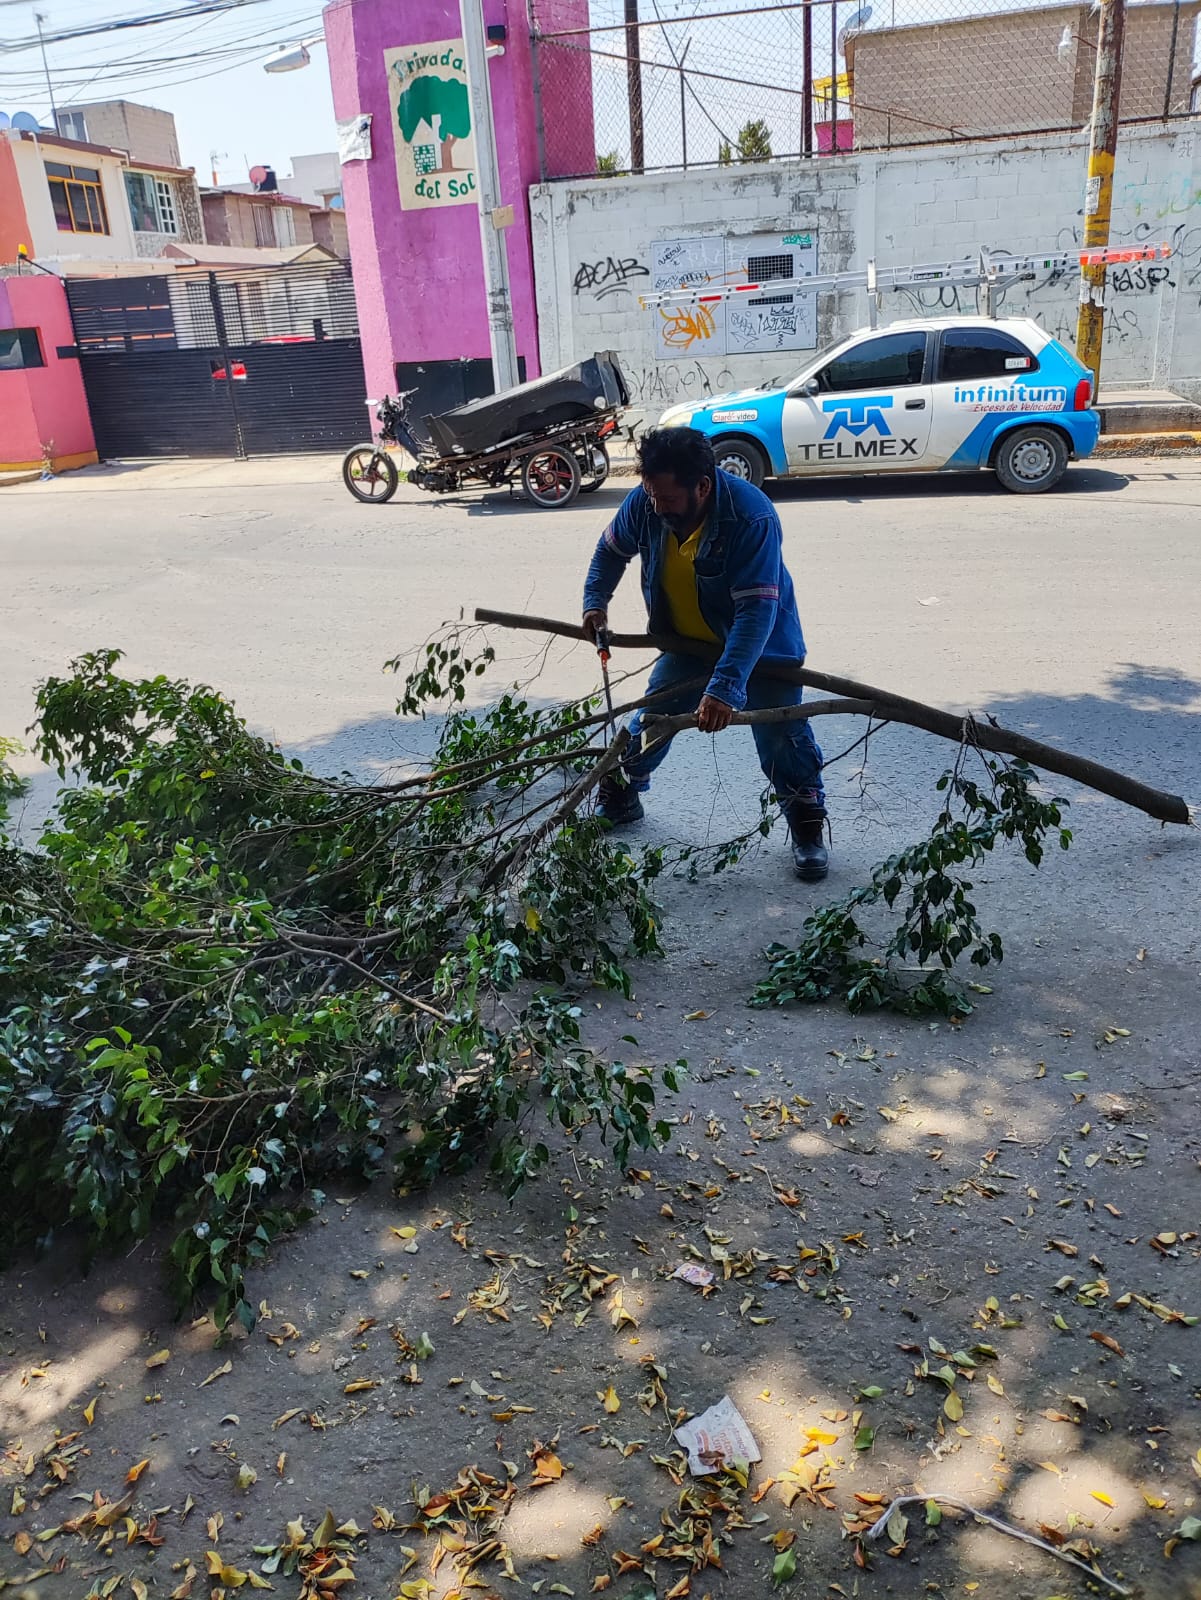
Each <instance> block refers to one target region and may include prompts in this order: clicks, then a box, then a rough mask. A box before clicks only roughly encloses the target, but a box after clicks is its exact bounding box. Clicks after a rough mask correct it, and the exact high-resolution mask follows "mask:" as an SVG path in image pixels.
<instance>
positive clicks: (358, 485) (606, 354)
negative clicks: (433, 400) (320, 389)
mask: <svg viewBox="0 0 1201 1600" xmlns="http://www.w3.org/2000/svg"><path fill="white" fill-rule="evenodd" d="M411 398H412V391H410V392H409V393H407V394H401V395H398V396H397V397H396V399H394V400H393V399H391V398H390V397H387V396H385V398H384V399H383V400H382V401H380V402H379V409H378V411H377V412H376V417H377V419H378V421H379V422H380V424H381V426H380V432H379V441H378V442H375V441H372V442H371V443H368V444H363V445H356V446H355V448H354V449H353V450H351V451H349V452H348V453H347V456H346V459H345V460H344V462H343V463H342V477H343V480H344V482H345V484H346V487H347V488H348V489H349V490H350V492H351V494H353V495H354V496H355V498H356V499H358V500H363V501H366V502H368V503H370V504H383V502H384V501H386V500H390V499H391V498H392V496H393V494H395V492H396V488H397V485H398V484H399V482H400V471H399V468H398V467H397V464H396V461H395V459H394V458H393V456H392V455H391V454H390V453H389V451H388V449H387V448H386V446H387V445H388V444H398V445H400V446H401V447H402V448H403V449H404V450H406V451H407V452H408V453H409V455H411V456H412V457H413V460H414V465H413V466H412V467H411V468H410V469H409V472H408V480H409V482H410V483H412V484H414V485H415V486H416V487H417V488H419V489H427V490H429V491H430V492H431V493H433V494H454V493H456V492H457V491H458V490H460V489H463V488H471V487H490V488H498V487H499V486H500V485H502V484H510V485H511V484H513V483H515V482H520V484H521V487H522V489H523V491H524V493H525V494H526V496H527V497H528V498H529V499H530V500H532V501H533V503H534V504H535V505H537V506H541V507H544V508H547V509H550V508H557V507H560V506H566V505H570V504H571V502H572V501H573V500H574V499H575V497H576V495H577V494H590V493H592V492H593V491H594V490H596V489H599V488H600V486H601V484H602V483H603V482H604V481H605V479H606V478H607V477H608V475H609V452H608V449H607V447H606V443H605V441H606V440H607V439H608V438H609V437H610V436H611V435H612V434H613V433H615V432H616V431H617V419H618V417H619V416H620V414H621V412H622V411H623V410H624V409H625V408H626V406H628V405H629V403H630V392H629V386H628V385H627V383H626V379H625V374H624V373H623V372H622V370H621V364H620V362H619V361H618V359H617V356H616V355H615V354H614V353H613V351H611V350H606V351H600V352H598V353H597V354H595V355H593V356H591V357H589V358H588V359H587V360H586V361H581V362H578V363H577V364H576V365H575V366H572V367H565V368H564V369H563V370H562V371H561V372H552V373H550V374H548V375H547V376H546V377H542V378H535V379H533V380H532V381H531V382H529V383H522V384H518V385H517V387H516V388H514V389H506V390H504V391H502V392H501V393H500V394H494V395H488V396H487V397H486V398H484V399H482V400H472V401H469V402H468V403H467V404H466V405H463V406H456V407H455V408H454V410H452V411H444V412H442V413H441V415H439V416H428V417H426V418H425V419H424V428H425V434H426V436H425V437H422V436H421V435H420V434H419V433H418V431H417V429H416V428H415V427H414V426H413V424H412V423H411V421H410V420H409V417H408V413H407V410H406V404H407V402H408V401H409V400H410V399H411ZM368 404H369V405H376V402H375V401H374V400H372V401H368Z"/></svg>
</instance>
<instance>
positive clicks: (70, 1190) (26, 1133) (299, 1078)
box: [0, 633, 674, 1324]
mask: <svg viewBox="0 0 1201 1600" xmlns="http://www.w3.org/2000/svg"><path fill="white" fill-rule="evenodd" d="M469 647H470V636H467V638H466V639H465V638H464V637H463V636H460V635H458V634H453V633H452V634H450V635H448V636H446V637H444V638H441V639H439V640H437V641H435V642H434V643H433V644H431V645H430V646H428V648H427V650H426V652H425V655H424V659H423V660H422V661H421V663H420V666H419V668H418V670H417V671H415V672H414V673H413V674H412V675H411V676H410V677H409V678H408V680H407V681H406V683H405V686H404V690H403V693H402V696H401V700H400V706H399V708H398V709H399V710H401V711H402V712H404V713H408V714H412V713H420V714H424V713H425V712H426V711H427V710H429V709H433V708H436V707H438V706H440V705H441V704H443V703H447V704H449V706H450V707H451V713H450V714H449V715H448V716H447V717H446V718H445V720H444V722H443V723H442V727H441V733H440V740H439V744H438V749H437V752H436V754H435V756H434V759H433V761H432V762H431V763H430V764H429V766H428V768H427V769H426V770H423V771H421V772H419V773H416V774H414V775H413V776H411V777H407V778H403V779H401V780H400V781H398V782H395V783H391V784H383V785H375V786H364V785H360V784H357V783H354V782H352V781H350V780H349V779H346V780H341V781H330V780H327V779H324V778H321V777H317V776H315V775H313V774H311V773H309V772H307V771H306V770H305V769H304V768H303V767H302V765H301V763H300V762H298V761H295V760H289V759H286V758H285V757H284V756H283V755H282V754H281V753H280V752H279V751H278V750H276V749H275V748H273V747H272V746H271V745H270V744H268V743H267V742H265V741H264V740H262V739H260V738H258V737H256V736H255V735H253V734H252V733H251V732H250V731H249V730H248V729H247V727H246V725H245V723H244V722H243V721H242V720H241V719H240V718H239V717H238V716H237V715H236V714H235V712H234V710H233V708H232V707H231V706H230V705H229V704H228V703H227V702H226V701H225V700H224V699H223V698H222V696H221V695H220V694H218V693H217V692H215V691H214V690H212V689H209V688H206V687H203V686H193V685H190V684H187V683H183V682H177V681H171V680H168V679H166V678H162V677H159V678H153V679H148V680H142V681H131V680H130V679H127V678H124V677H122V676H120V675H119V674H118V672H117V670H116V668H117V662H118V652H116V651H102V652H98V653H96V654H92V655H88V656H85V657H83V658H81V659H80V660H78V661H76V662H75V663H74V664H73V667H72V671H71V674H70V676H67V677H64V678H51V679H50V680H49V681H48V682H46V683H45V684H44V685H43V686H42V688H41V690H40V692H39V695H38V701H37V722H36V724H35V727H34V729H33V730H31V731H32V732H33V734H34V736H35V737H34V748H35V750H36V751H37V753H38V754H40V755H41V756H42V758H43V759H44V760H46V761H47V762H49V763H51V764H52V765H54V766H55V767H56V768H57V769H58V771H59V773H60V775H62V776H64V777H65V776H67V775H68V774H69V775H70V777H71V784H70V786H69V787H67V788H65V789H64V790H63V791H62V793H61V795H60V799H59V806H58V810H57V813H56V815H55V816H54V817H53V818H52V820H51V822H50V823H49V825H48V826H47V828H46V830H45V832H44V833H43V836H42V838H41V840H40V844H39V847H38V848H37V849H28V848H23V847H21V846H20V845H18V844H17V843H16V842H15V841H14V840H13V839H12V838H10V837H8V836H7V835H5V834H3V833H2V832H0V1185H2V1186H3V1189H4V1192H5V1196H6V1203H5V1206H4V1208H3V1215H2V1217H0V1254H9V1253H11V1251H12V1250H13V1249H15V1248H19V1247H22V1246H26V1245H29V1244H31V1243H35V1242H36V1243H43V1244H44V1243H45V1242H47V1241H48V1240H49V1239H50V1238H51V1237H52V1236H53V1235H54V1233H55V1231H56V1230H59V1229H61V1228H62V1227H63V1226H64V1225H67V1224H76V1225H78V1228H79V1231H80V1232H81V1233H82V1235H83V1237H84V1239H85V1240H86V1243H87V1246H88V1248H89V1249H97V1248H102V1247H107V1246H113V1245H118V1244H121V1243H124V1242H126V1241H128V1240H130V1239H132V1238H136V1237H140V1236H143V1235H145V1234H146V1233H147V1232H148V1231H149V1230H150V1229H151V1228H152V1227H153V1226H155V1224H157V1223H161V1222H163V1221H168V1222H169V1223H171V1224H172V1225H173V1227H174V1237H173V1241H172V1243H171V1246H170V1252H169V1273H170V1279H171V1283H172V1286H173V1289H174V1291H175V1293H176V1295H177V1297H178V1299H179V1302H180V1304H181V1306H182V1305H184V1304H186V1303H187V1302H188V1301H190V1300H191V1299H193V1297H195V1296H197V1295H206V1296H207V1295H213V1296H215V1298H216V1311H217V1314H218V1316H219V1317H221V1318H223V1319H228V1318H229V1317H230V1316H231V1315H236V1316H238V1317H239V1318H241V1320H242V1321H243V1322H245V1323H246V1324H249V1323H250V1322H251V1321H252V1319H253V1313H252V1310H251V1306H250V1303H249V1301H248V1299H247V1296H246V1292H245V1269H246V1267H247V1265H248V1264H249V1263H250V1262H253V1261H254V1260H256V1259H257V1258H259V1257H260V1256H261V1255H262V1254H263V1252H264V1251H265V1250H266V1248H267V1246H268V1245H269V1243H270V1241H271V1240H272V1238H273V1237H275V1236H276V1235H278V1234H279V1232H280V1231H281V1230H283V1229H286V1228H288V1227H291V1226H292V1225H293V1224H294V1223H295V1221H296V1220H297V1219H298V1217H299V1216H300V1215H301V1214H302V1213H303V1212H304V1211H305V1210H306V1209H307V1208H310V1207H311V1206H312V1205H313V1204H314V1194H315V1193H316V1194H317V1199H318V1202H319V1198H320V1192H319V1185H320V1184H321V1183H322V1182H324V1181H327V1180H328V1179H329V1178H330V1177H332V1176H334V1175H339V1176H344V1175H350V1174H363V1175H368V1174H370V1173H372V1172H374V1171H376V1170H377V1169H379V1168H380V1167H381V1165H382V1164H383V1162H384V1160H385V1156H386V1154H387V1155H390V1156H391V1158H392V1159H393V1160H395V1162H396V1163H397V1166H398V1168H399V1175H400V1179H401V1181H404V1182H419V1181H424V1180H427V1179H429V1178H430V1177H432V1176H433V1175H434V1174H435V1173H445V1172H448V1171H453V1170H455V1169H456V1168H460V1167H463V1166H466V1165H469V1164H474V1163H475V1162H477V1161H479V1160H480V1159H481V1157H484V1156H488V1155H490V1157H491V1164H492V1168H493V1170H494V1171H495V1173H496V1174H497V1175H498V1177H499V1178H500V1180H501V1181H502V1183H503V1184H504V1185H505V1186H506V1187H507V1188H508V1189H510V1190H513V1189H515V1188H516V1187H517V1186H518V1185H519V1184H520V1183H521V1182H522V1181H523V1180H524V1179H525V1178H526V1177H527V1176H529V1175H530V1174H531V1173H532V1172H534V1171H536V1170H537V1169H538V1168H539V1167H540V1166H541V1165H542V1164H543V1163H544V1162H545V1161H546V1160H547V1159H548V1155H549V1152H548V1149H547V1146H546V1144H545V1143H544V1142H543V1140H542V1138H541V1137H539V1136H538V1133H537V1123H536V1121H534V1120H533V1118H534V1113H535V1112H538V1113H539V1114H544V1113H546V1112H549V1115H550V1118H551V1120H552V1121H553V1122H554V1123H556V1124H558V1125H560V1126H561V1127H563V1128H565V1129H567V1130H568V1131H569V1132H570V1133H573V1134H576V1135H578V1134H579V1133H580V1132H581V1131H582V1130H583V1129H584V1128H585V1127H586V1126H588V1125H590V1124H591V1125H594V1126H598V1127H599V1129H600V1133H601V1136H602V1137H603V1138H606V1139H608V1140H609V1141H610V1142H611V1143H612V1144H613V1146H614V1151H615V1155H616V1157H617V1159H618V1160H619V1161H621V1162H622V1163H623V1164H624V1162H625V1160H626V1157H627V1154H628V1152H629V1150H630V1148H631V1146H635V1145H636V1146H647V1145H649V1144H651V1143H653V1142H655V1141H656V1140H658V1139H662V1138H663V1137H665V1136H666V1133H667V1128H666V1126H665V1124H663V1123H662V1122H656V1120H655V1114H654V1106H655V1085H654V1083H653V1082H652V1080H651V1077H650V1075H649V1074H648V1073H647V1072H646V1071H643V1070H635V1069H634V1068H632V1067H626V1066H625V1065H623V1064H622V1063H620V1062H612V1061H604V1060H600V1059H598V1058H597V1057H596V1056H595V1055H593V1054H592V1052H591V1051H589V1050H588V1049H586V1048H584V1047H583V1046H582V1045H581V1043H580V1039H579V1029H578V1021H577V1018H578V1011H577V1008H576V1007H575V1005H574V1004H573V1001H572V998H571V995H570V991H571V989H572V988H573V987H574V988H575V989H577V990H579V989H581V988H586V987H588V986H589V985H592V984H600V985H602V986H606V987H609V988H617V989H628V985H629V978H628V976H627V972H626V962H627V959H628V958H629V956H630V955H631V954H637V955H647V954H650V953H652V952H653V951H655V950H656V948H657V938H656V924H655V911H654V907H653V905H652V902H651V900H650V898H649V895H648V885H649V883H650V881H651V879H652V878H653V877H654V876H655V874H656V873H657V871H658V870H659V868H660V865H661V860H660V858H659V857H658V856H657V855H656V854H655V853H654V852H650V853H645V854H643V855H642V856H641V857H640V858H639V859H638V860H635V858H634V857H633V856H631V855H630V854H629V853H628V851H627V850H626V849H625V848H624V847H622V846H620V845H619V844H617V843H615V842H614V841H612V840H611V839H609V838H607V837H606V836H605V834H604V833H603V831H602V830H601V828H600V827H599V826H598V825H597V824H596V823H595V822H594V821H592V820H590V819H589V818H587V817H585V816H581V815H580V814H579V809H578V808H579V804H580V802H581V801H582V800H583V799H584V798H585V797H586V796H587V795H588V794H589V793H590V791H591V788H592V786H593V784H594V783H595V782H596V781H597V778H598V775H600V774H602V773H603V772H604V771H606V770H608V768H609V767H611V766H612V765H613V764H614V763H615V762H616V761H617V759H618V758H619V756H620V752H621V747H622V744H623V742H624V739H623V737H621V738H619V739H618V740H617V741H614V743H613V744H612V745H611V746H609V747H605V746H603V745H602V746H597V745H595V744H594V743H593V742H592V741H593V740H594V739H595V737H596V735H597V731H598V728H599V727H600V725H601V723H602V722H603V720H604V719H603V718H601V717H599V716H598V715H596V713H595V708H594V706H592V705H591V704H585V705H574V706H565V707H556V708H553V709H551V710H548V711H544V710H533V709H531V708H530V707H529V705H528V704H526V703H525V702H524V701H523V700H521V699H520V697H519V696H518V695H507V696H506V697H505V698H504V699H503V700H502V701H501V702H500V704H499V705H498V706H496V707H495V708H493V709H492V710H491V711H489V712H485V713H481V714H471V713H470V712H468V711H467V709H466V708H465V704H464V702H465V698H466V693H467V687H468V685H469V682H470V680H471V679H472V678H473V677H474V676H476V675H477V674H481V673H482V672H483V671H484V670H485V669H486V667H487V666H488V664H489V662H490V660H491V659H492V652H491V651H490V650H488V649H481V650H480V651H478V652H477V653H476V654H475V655H474V656H471V655H469V654H468V653H467V651H468V648H469ZM3 753H4V752H2V751H0V757H2V756H3ZM10 753H11V751H10ZM0 770H2V771H6V772H7V773H8V778H7V781H6V782H4V783H0V821H2V820H3V811H2V804H3V798H4V796H5V794H8V795H9V797H10V798H11V795H12V793H13V792H15V789H16V785H15V783H14V782H13V780H12V775H11V769H6V768H3V765H2V762H0ZM665 1076H666V1077H667V1079H668V1081H669V1082H673V1083H674V1078H673V1076H672V1074H671V1073H670V1072H668V1073H667V1074H666V1075H665Z"/></svg>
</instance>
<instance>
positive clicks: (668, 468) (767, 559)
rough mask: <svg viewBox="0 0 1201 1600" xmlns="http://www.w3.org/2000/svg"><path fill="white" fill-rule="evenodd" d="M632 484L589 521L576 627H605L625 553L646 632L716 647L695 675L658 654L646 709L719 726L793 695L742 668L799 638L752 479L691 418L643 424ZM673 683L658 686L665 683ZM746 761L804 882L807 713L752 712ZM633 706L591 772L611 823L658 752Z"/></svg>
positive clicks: (661, 752) (774, 523)
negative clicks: (684, 424) (686, 424)
mask: <svg viewBox="0 0 1201 1600" xmlns="http://www.w3.org/2000/svg"><path fill="white" fill-rule="evenodd" d="M638 470H639V473H640V475H641V478H642V484H641V487H640V488H637V489H635V490H633V491H632V493H630V494H629V495H627V496H626V499H625V501H624V502H623V504H622V506H621V509H620V510H619V511H618V513H617V516H616V517H615V518H614V519H613V521H612V523H611V524H610V525H609V527H607V528H606V529H605V531H604V533H603V534H602V535H601V539H600V543H599V544H598V545H597V547H596V554H595V555H594V556H593V558H592V565H591V566H590V567H589V569H588V578H587V581H586V583H585V586H584V630H585V632H586V633H587V634H588V636H589V637H590V638H592V639H595V638H596V635H597V632H598V631H599V630H604V629H606V628H607V627H608V612H609V602H610V601H611V600H612V598H613V595H614V592H615V591H616V589H617V585H618V583H619V582H620V581H621V579H622V576H623V575H624V573H625V569H626V567H627V566H628V565H629V563H630V562H631V561H632V560H633V559H634V557H635V556H637V557H638V558H639V559H640V562H641V568H642V595H643V599H644V600H645V602H646V609H647V614H648V617H649V625H650V631H651V632H652V633H676V634H681V635H683V637H684V638H686V639H699V640H702V641H703V642H704V643H706V644H711V645H714V646H716V647H718V648H719V654H718V659H717V662H716V664H715V665H714V667H713V668H712V671H711V673H710V676H709V681H708V683H707V684H706V685H705V686H704V687H703V688H702V687H700V686H698V685H697V684H696V683H695V681H694V680H695V679H696V677H697V662H696V660H695V659H694V658H693V657H691V656H685V655H672V654H668V655H662V656H660V657H659V659H658V661H656V663H655V665H654V667H653V668H652V670H651V675H650V682H649V683H648V685H647V693H648V694H656V695H657V694H665V693H666V694H667V696H668V698H665V699H664V700H662V701H660V702H658V703H657V704H656V705H655V708H654V710H655V713H656V714H657V715H665V716H671V715H682V714H688V713H693V712H695V714H696V725H697V727H698V728H699V729H700V730H701V732H702V733H720V732H721V730H722V729H723V728H727V727H729V725H730V719H731V718H732V716H733V715H734V712H735V711H742V710H744V709H749V710H760V709H767V708H768V707H771V706H792V705H799V704H800V700H801V688H800V685H799V684H791V683H784V682H781V681H779V680H777V679H773V678H769V677H767V676H766V675H765V674H764V673H762V672H758V673H757V672H756V671H755V668H756V667H758V666H759V665H760V663H762V664H764V665H768V664H771V663H777V664H780V665H787V666H799V665H800V664H801V663H802V662H803V661H804V659H805V641H804V638H803V636H802V634H801V619H800V617H799V616H798V614H797V605H796V596H795V594H794V593H793V587H792V578H791V577H790V576H789V573H788V569H787V568H786V567H785V565H784V557H783V550H782V545H783V536H782V533H781V529H780V519H779V517H778V516H777V515H776V510H775V507H774V506H773V505H772V503H771V501H770V500H769V499H768V498H767V496H766V495H765V494H763V493H761V491H760V490H758V489H756V488H753V487H752V486H751V485H750V484H749V483H744V482H743V481H742V479H740V478H734V477H731V476H730V475H729V474H728V473H725V472H721V471H719V470H718V468H717V466H716V464H715V462H714V459H713V446H712V445H711V444H710V442H709V440H708V439H707V438H706V437H705V436H704V434H702V433H698V432H697V431H696V430H695V429H693V428H653V429H651V430H650V431H649V432H648V433H646V434H644V435H643V438H642V442H641V444H640V445H639V448H638ZM672 690H676V691H677V693H676V694H674V695H671V693H670V691H672ZM753 731H754V735H755V745H756V747H757V749H758V752H759V763H760V765H761V766H762V768H763V771H764V773H765V774H766V776H767V780H768V782H769V783H770V784H771V786H772V788H773V789H774V791H775V793H776V796H777V798H778V800H779V802H780V806H781V809H782V810H783V812H784V816H785V819H786V820H787V822H788V828H789V832H790V833H791V835H792V858H793V864H794V866H795V868H796V874H797V877H798V878H800V879H802V881H803V882H805V883H816V882H818V881H819V880H820V879H822V878H824V877H825V876H826V872H827V870H828V866H829V861H828V857H827V854H826V847H825V845H824V843H823V840H822V833H823V824H824V823H825V819H826V802H825V793H824V791H823V789H822V756H821V751H820V750H819V749H818V746H817V741H816V739H815V738H814V737H813V730H812V728H811V727H810V725H809V723H808V722H807V721H801V722H776V723H758V724H756V725H755V726H754V730H753ZM641 734H642V715H641V713H640V712H639V713H635V715H634V718H633V720H632V722H631V723H630V738H631V749H633V750H634V752H635V754H634V755H632V756H631V757H629V758H628V759H627V760H626V762H625V763H624V764H623V768H622V770H621V772H620V773H619V774H614V775H613V776H611V777H608V778H606V779H604V780H603V781H602V783H601V786H600V793H599V798H598V803H597V815H598V816H599V817H600V818H601V820H602V821H604V822H607V823H608V824H609V825H610V826H612V827H620V826H622V825H623V824H626V823H631V822H637V821H638V819H639V818H640V817H641V816H642V815H643V810H642V801H641V799H640V798H639V797H640V796H641V795H643V794H645V793H646V791H647V790H648V789H649V788H650V779H651V773H652V772H654V770H655V768H656V767H658V766H659V764H660V763H661V762H662V761H663V759H664V757H665V756H666V755H667V751H668V746H669V744H670V741H669V740H665V741H663V742H662V743H659V744H657V745H656V746H655V747H654V748H652V749H651V750H649V751H643V750H642V748H641Z"/></svg>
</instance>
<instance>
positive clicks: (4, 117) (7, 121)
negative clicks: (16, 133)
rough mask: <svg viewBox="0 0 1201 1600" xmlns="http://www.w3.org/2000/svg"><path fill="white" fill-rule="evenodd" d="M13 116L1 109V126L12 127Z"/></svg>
mask: <svg viewBox="0 0 1201 1600" xmlns="http://www.w3.org/2000/svg"><path fill="white" fill-rule="evenodd" d="M11 127H12V118H11V117H10V116H9V114H8V112H7V111H0V128H11Z"/></svg>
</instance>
